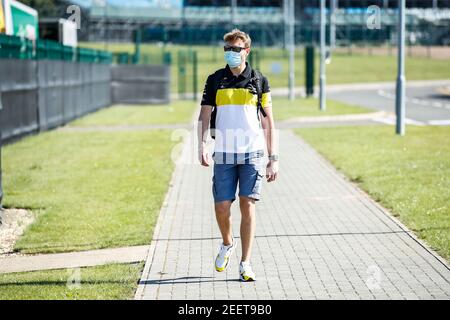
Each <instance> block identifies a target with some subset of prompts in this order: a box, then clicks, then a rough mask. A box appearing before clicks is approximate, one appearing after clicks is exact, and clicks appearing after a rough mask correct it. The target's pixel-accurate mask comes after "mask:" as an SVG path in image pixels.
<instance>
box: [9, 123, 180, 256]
mask: <svg viewBox="0 0 450 320" xmlns="http://www.w3.org/2000/svg"><path fill="white" fill-rule="evenodd" d="M170 134H171V133H170V131H168V130H152V131H140V132H61V131H51V132H45V133H42V134H39V135H36V136H32V137H28V138H25V139H23V140H21V141H19V142H18V143H15V144H12V145H7V146H6V147H4V149H3V150H2V153H3V163H2V165H3V178H4V181H3V183H4V192H5V197H4V205H5V206H6V207H16V208H29V209H31V210H33V211H35V212H36V213H37V221H36V222H35V223H33V224H32V225H31V226H30V227H29V228H28V229H27V230H26V231H25V233H24V235H23V236H22V237H21V238H20V239H19V240H18V242H17V243H16V246H15V249H16V250H19V251H22V252H24V253H38V252H39V253H43V252H63V251H78V250H87V249H95V248H105V247H119V246H128V245H140V244H148V243H149V242H150V239H151V236H152V231H153V226H154V224H155V221H156V219H157V215H158V212H159V209H160V206H161V203H162V201H163V197H164V195H165V193H166V190H167V187H168V183H169V180H170V177H171V173H172V169H173V162H172V161H170V153H171V150H172V146H174V145H175V142H174V141H171V139H170Z"/></svg>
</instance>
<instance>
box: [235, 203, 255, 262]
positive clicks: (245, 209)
mask: <svg viewBox="0 0 450 320" xmlns="http://www.w3.org/2000/svg"><path fill="white" fill-rule="evenodd" d="M239 206H240V208H241V242H242V259H241V261H247V262H249V260H250V256H251V252H252V245H253V238H254V237H255V227H256V214H255V200H253V199H250V198H247V197H239Z"/></svg>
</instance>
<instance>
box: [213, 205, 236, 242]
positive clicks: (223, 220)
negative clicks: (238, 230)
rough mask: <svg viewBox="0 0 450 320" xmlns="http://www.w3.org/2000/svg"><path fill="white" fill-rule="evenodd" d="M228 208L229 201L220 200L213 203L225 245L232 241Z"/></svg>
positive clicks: (229, 206)
mask: <svg viewBox="0 0 450 320" xmlns="http://www.w3.org/2000/svg"><path fill="white" fill-rule="evenodd" d="M230 208H231V201H221V202H217V203H216V204H215V209H216V219H217V224H218V225H219V229H220V233H221V234H222V239H223V244H224V245H226V246H229V245H230V244H232V243H233V236H232V235H233V233H232V230H231V212H230Z"/></svg>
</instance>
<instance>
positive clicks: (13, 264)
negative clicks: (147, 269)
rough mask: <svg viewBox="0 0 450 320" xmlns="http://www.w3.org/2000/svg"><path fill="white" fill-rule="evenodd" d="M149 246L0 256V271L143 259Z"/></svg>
mask: <svg viewBox="0 0 450 320" xmlns="http://www.w3.org/2000/svg"><path fill="white" fill-rule="evenodd" d="M148 250H149V246H133V247H122V248H112V249H99V250H90V251H79V252H67V253H53V254H39V255H27V256H20V255H18V256H14V255H13V256H7V257H0V273H9V272H25V271H37V270H51V269H68V268H80V267H92V266H98V265H103V264H109V263H133V262H141V261H143V260H145V258H146V256H147V254H148Z"/></svg>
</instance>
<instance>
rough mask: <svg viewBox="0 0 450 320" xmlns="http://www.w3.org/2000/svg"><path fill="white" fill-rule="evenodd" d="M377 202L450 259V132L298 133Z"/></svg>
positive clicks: (375, 128)
mask: <svg viewBox="0 0 450 320" xmlns="http://www.w3.org/2000/svg"><path fill="white" fill-rule="evenodd" d="M296 133H298V134H299V135H300V136H302V137H303V138H304V139H305V140H306V141H308V142H309V143H310V144H311V145H312V146H314V148H316V149H317V150H318V151H319V152H320V153H321V154H323V155H324V156H325V157H326V158H328V159H329V160H330V161H331V162H332V163H333V164H334V165H335V166H336V167H337V168H338V169H339V170H341V171H343V172H344V173H345V174H346V175H347V176H348V177H349V178H350V179H351V180H353V181H355V182H357V183H358V184H359V185H360V186H361V187H362V189H364V190H365V191H367V192H368V193H369V194H370V195H371V196H372V197H373V198H374V199H376V200H377V201H379V202H380V203H381V204H382V205H383V206H385V207H386V208H388V209H390V210H391V211H392V213H393V215H394V216H396V217H398V218H399V219H400V220H401V221H402V222H403V223H405V224H406V225H407V226H408V227H409V228H410V229H412V230H413V231H414V232H415V233H416V234H417V235H418V236H419V237H420V238H422V239H424V240H425V241H426V242H427V243H428V244H429V245H430V246H431V247H432V248H434V249H435V250H437V252H439V254H441V255H442V256H443V257H445V258H446V259H447V260H450V144H449V143H448V138H449V137H450V127H431V126H428V127H418V126H408V127H407V129H406V136H404V137H399V136H396V135H395V134H394V127H392V126H365V127H361V126H358V127H333V128H306V129H297V130H296Z"/></svg>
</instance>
